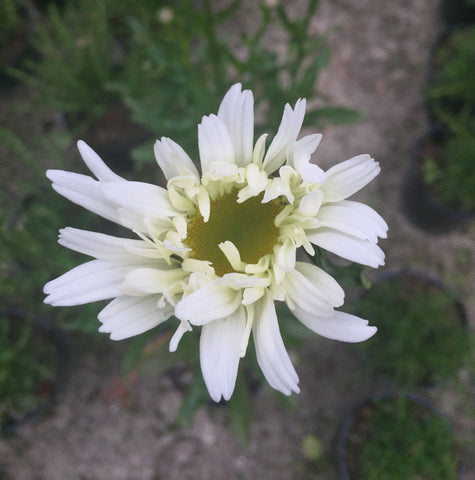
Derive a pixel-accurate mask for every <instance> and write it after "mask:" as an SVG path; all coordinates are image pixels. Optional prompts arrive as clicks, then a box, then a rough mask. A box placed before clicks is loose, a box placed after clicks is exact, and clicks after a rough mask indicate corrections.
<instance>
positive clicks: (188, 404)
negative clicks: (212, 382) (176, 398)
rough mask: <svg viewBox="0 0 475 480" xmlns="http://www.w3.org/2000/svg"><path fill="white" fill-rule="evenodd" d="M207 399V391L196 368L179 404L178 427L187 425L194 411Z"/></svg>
mask: <svg viewBox="0 0 475 480" xmlns="http://www.w3.org/2000/svg"><path fill="white" fill-rule="evenodd" d="M208 399H209V395H208V390H207V389H206V385H205V383H204V381H203V378H202V376H201V374H200V372H199V368H197V369H196V370H195V372H194V374H193V379H192V381H191V385H190V387H189V389H188V391H187V393H186V395H185V397H184V398H183V401H182V402H181V405H180V409H179V410H178V414H177V422H178V423H179V424H180V425H189V424H190V422H191V421H192V420H193V417H194V415H195V413H196V411H197V410H198V409H199V408H200V407H201V406H202V405H204V404H205V403H206V402H207V401H208Z"/></svg>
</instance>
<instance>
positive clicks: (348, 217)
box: [318, 200, 388, 243]
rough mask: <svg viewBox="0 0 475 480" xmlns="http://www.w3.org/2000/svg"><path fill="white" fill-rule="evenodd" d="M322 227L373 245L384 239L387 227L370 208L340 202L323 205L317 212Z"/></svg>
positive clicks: (362, 204)
mask: <svg viewBox="0 0 475 480" xmlns="http://www.w3.org/2000/svg"><path fill="white" fill-rule="evenodd" d="M318 221H319V222H320V224H321V225H322V226H325V227H329V228H332V229H334V230H340V231H341V232H344V233H348V234H350V235H353V236H355V237H358V238H362V239H363V240H370V241H371V242H373V243H376V242H377V241H378V237H381V238H386V236H387V231H388V225H387V224H386V222H385V221H384V220H383V218H382V217H381V216H380V215H379V214H378V213H376V212H375V211H374V210H373V209H372V208H371V207H368V206H367V205H365V204H364V203H359V202H353V201H350V200H342V201H340V202H337V203H330V204H326V205H323V207H322V208H321V209H320V211H319V212H318Z"/></svg>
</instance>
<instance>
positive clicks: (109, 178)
mask: <svg viewBox="0 0 475 480" xmlns="http://www.w3.org/2000/svg"><path fill="white" fill-rule="evenodd" d="M77 147H78V150H79V153H80V154H81V157H82V159H83V160H84V163H85V164H86V165H87V167H88V168H89V170H90V171H91V172H92V173H93V174H94V175H95V176H96V178H97V179H98V180H101V181H103V182H117V181H124V179H123V178H122V177H120V176H119V175H117V174H116V173H114V172H113V171H112V170H111V169H110V168H109V167H108V166H107V165H106V164H105V163H104V162H103V161H102V159H101V157H99V155H98V154H97V153H96V152H95V151H94V150H93V149H92V148H91V147H90V146H89V145H88V144H87V143H86V142H84V141H83V140H79V141H78V143H77Z"/></svg>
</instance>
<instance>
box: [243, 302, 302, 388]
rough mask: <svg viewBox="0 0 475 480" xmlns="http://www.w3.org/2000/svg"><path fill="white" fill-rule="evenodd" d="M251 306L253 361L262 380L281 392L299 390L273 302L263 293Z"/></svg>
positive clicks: (297, 380)
mask: <svg viewBox="0 0 475 480" xmlns="http://www.w3.org/2000/svg"><path fill="white" fill-rule="evenodd" d="M255 308H256V310H255V317H254V323H253V326H252V332H253V337H254V343H255V346H256V355H257V361H258V363H259V366H260V367H261V370H262V372H263V373H264V376H265V377H266V380H267V381H268V382H269V385H270V386H271V387H273V388H275V389H276V390H279V391H280V392H282V393H283V394H285V395H290V394H291V393H292V392H296V393H299V391H300V390H299V387H298V382H299V379H298V376H297V373H296V371H295V369H294V367H293V365H292V362H291V361H290V358H289V354H288V353H287V350H286V349H285V346H284V342H283V341H282V337H281V335H280V330H279V324H278V322H277V315H276V313H275V307H274V302H273V301H272V300H271V298H270V296H269V295H268V294H266V295H265V296H264V298H263V299H262V300H260V301H259V302H257V303H256V304H255Z"/></svg>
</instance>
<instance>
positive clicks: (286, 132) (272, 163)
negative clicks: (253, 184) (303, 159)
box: [263, 99, 306, 174]
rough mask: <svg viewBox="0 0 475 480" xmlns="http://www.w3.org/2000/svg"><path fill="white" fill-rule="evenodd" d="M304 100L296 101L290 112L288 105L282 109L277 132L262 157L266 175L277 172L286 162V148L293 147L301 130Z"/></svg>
mask: <svg viewBox="0 0 475 480" xmlns="http://www.w3.org/2000/svg"><path fill="white" fill-rule="evenodd" d="M305 104H306V101H305V99H299V100H297V103H296V104H295V109H294V110H292V108H291V107H290V105H289V104H286V105H285V107H284V114H283V116H282V121H281V122H280V126H279V130H278V131H277V134H276V136H275V137H274V139H273V140H272V143H271V144H270V145H269V149H268V150H267V153H266V156H265V157H264V163H263V168H264V170H265V171H266V172H267V173H269V174H270V173H272V172H273V171H275V170H277V169H278V168H279V167H280V166H281V165H282V164H283V163H284V162H285V160H286V157H287V148H288V147H289V145H290V146H293V143H294V142H295V141H296V140H297V136H298V134H299V132H300V129H301V128H302V123H303V118H304V116H305Z"/></svg>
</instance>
